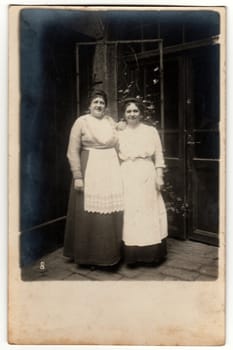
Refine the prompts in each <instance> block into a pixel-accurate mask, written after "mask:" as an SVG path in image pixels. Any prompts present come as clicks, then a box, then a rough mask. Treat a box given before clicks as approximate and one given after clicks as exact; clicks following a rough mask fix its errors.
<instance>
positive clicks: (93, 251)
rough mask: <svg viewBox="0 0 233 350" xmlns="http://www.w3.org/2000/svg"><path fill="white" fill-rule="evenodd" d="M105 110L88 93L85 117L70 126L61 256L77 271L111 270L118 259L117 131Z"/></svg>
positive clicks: (99, 95)
mask: <svg viewBox="0 0 233 350" xmlns="http://www.w3.org/2000/svg"><path fill="white" fill-rule="evenodd" d="M106 106H107V96H106V94H105V93H104V92H103V91H95V92H93V93H92V96H91V98H90V106H89V111H90V113H89V114H86V115H83V116H80V117H79V118H78V119H77V120H76V121H75V123H74V125H73V127H72V129H71V133H70V139H69V146H68V152H67V157H68V160H69V163H70V167H71V171H72V175H73V180H72V184H71V191H70V199H69V205H68V213H67V222H66V231H65V240H64V256H66V257H69V258H71V259H73V260H74V262H75V263H77V264H81V265H89V266H113V265H115V264H117V263H118V262H119V261H120V259H121V242H122V210H123V192H122V182H121V174H120V165H119V161H118V157H117V153H116V150H115V146H116V144H117V133H116V128H115V126H116V125H115V122H114V120H113V119H112V118H111V117H109V116H107V115H105V109H106Z"/></svg>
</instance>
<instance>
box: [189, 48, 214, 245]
mask: <svg viewBox="0 0 233 350" xmlns="http://www.w3.org/2000/svg"><path fill="white" fill-rule="evenodd" d="M212 46H213V45H212ZM208 47H210V45H206V46H201V47H199V48H200V49H205V48H208ZM199 48H198V49H199ZM195 55H198V53H196V52H193V50H191V51H188V53H187V55H185V57H184V59H185V70H184V72H185V73H184V74H185V86H186V96H185V102H186V113H185V114H186V115H185V118H186V121H185V123H186V127H185V134H186V141H185V142H186V148H185V150H186V179H187V201H188V203H189V207H190V209H191V210H190V211H189V215H188V217H187V238H188V239H191V240H196V241H199V242H203V243H207V244H212V245H216V246H218V243H219V237H218V233H214V232H209V231H205V230H200V229H198V228H196V229H195V222H196V221H197V213H196V210H195V206H194V205H193V199H194V193H195V192H196V191H197V189H196V188H195V181H194V180H193V176H194V175H193V169H194V164H193V159H195V158H196V157H195V154H194V144H195V135H194V133H195V126H194V110H193V107H192V101H193V99H194V96H193V73H192V71H193V69H192V65H193V62H192V58H193V57H194V56H195ZM207 130H208V129H207ZM189 136H190V145H188V143H189ZM203 161H204V160H203ZM206 161H208V162H210V163H211V167H212V169H213V170H214V169H215V171H216V167H218V166H219V160H216V159H213V160H212V159H206ZM195 163H196V164H199V165H198V169H200V168H201V167H203V166H204V165H203V163H202V164H201V159H200V162H199V163H198V161H196V162H195ZM210 163H209V164H210Z"/></svg>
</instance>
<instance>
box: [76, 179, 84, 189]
mask: <svg viewBox="0 0 233 350" xmlns="http://www.w3.org/2000/svg"><path fill="white" fill-rule="evenodd" d="M83 188H84V183H83V179H75V180H74V189H75V190H76V191H78V192H83Z"/></svg>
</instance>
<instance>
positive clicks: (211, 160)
mask: <svg viewBox="0 0 233 350" xmlns="http://www.w3.org/2000/svg"><path fill="white" fill-rule="evenodd" d="M186 67H187V97H186V98H187V99H188V100H189V105H188V108H187V114H186V118H187V130H186V132H187V181H188V184H189V185H188V202H189V205H190V208H191V209H192V210H191V211H190V215H189V217H188V236H189V238H191V239H194V240H198V241H201V242H205V243H209V244H215V245H217V244H218V215H219V208H218V203H219V195H218V191H219V176H218V174H219V161H218V158H219V130H218V122H219V47H218V45H215V46H210V47H205V48H202V49H196V50H193V51H192V52H191V53H190V54H189V55H188V56H187V66H186Z"/></svg>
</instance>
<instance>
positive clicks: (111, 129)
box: [67, 114, 117, 179]
mask: <svg viewBox="0 0 233 350" xmlns="http://www.w3.org/2000/svg"><path fill="white" fill-rule="evenodd" d="M115 125H116V123H115V121H114V120H113V119H112V118H111V117H109V116H107V115H106V116H104V117H103V118H101V119H98V118H95V117H93V116H91V115H90V114H86V115H83V116H80V117H79V118H77V119H76V121H75V123H74V125H73V127H72V129H71V133H70V138H69V145H68V150H67V157H68V160H69V163H70V167H71V171H72V174H73V178H74V179H82V178H83V173H82V169H81V160H80V152H81V150H82V149H107V148H114V147H115V146H116V144H117V133H116V130H115Z"/></svg>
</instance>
